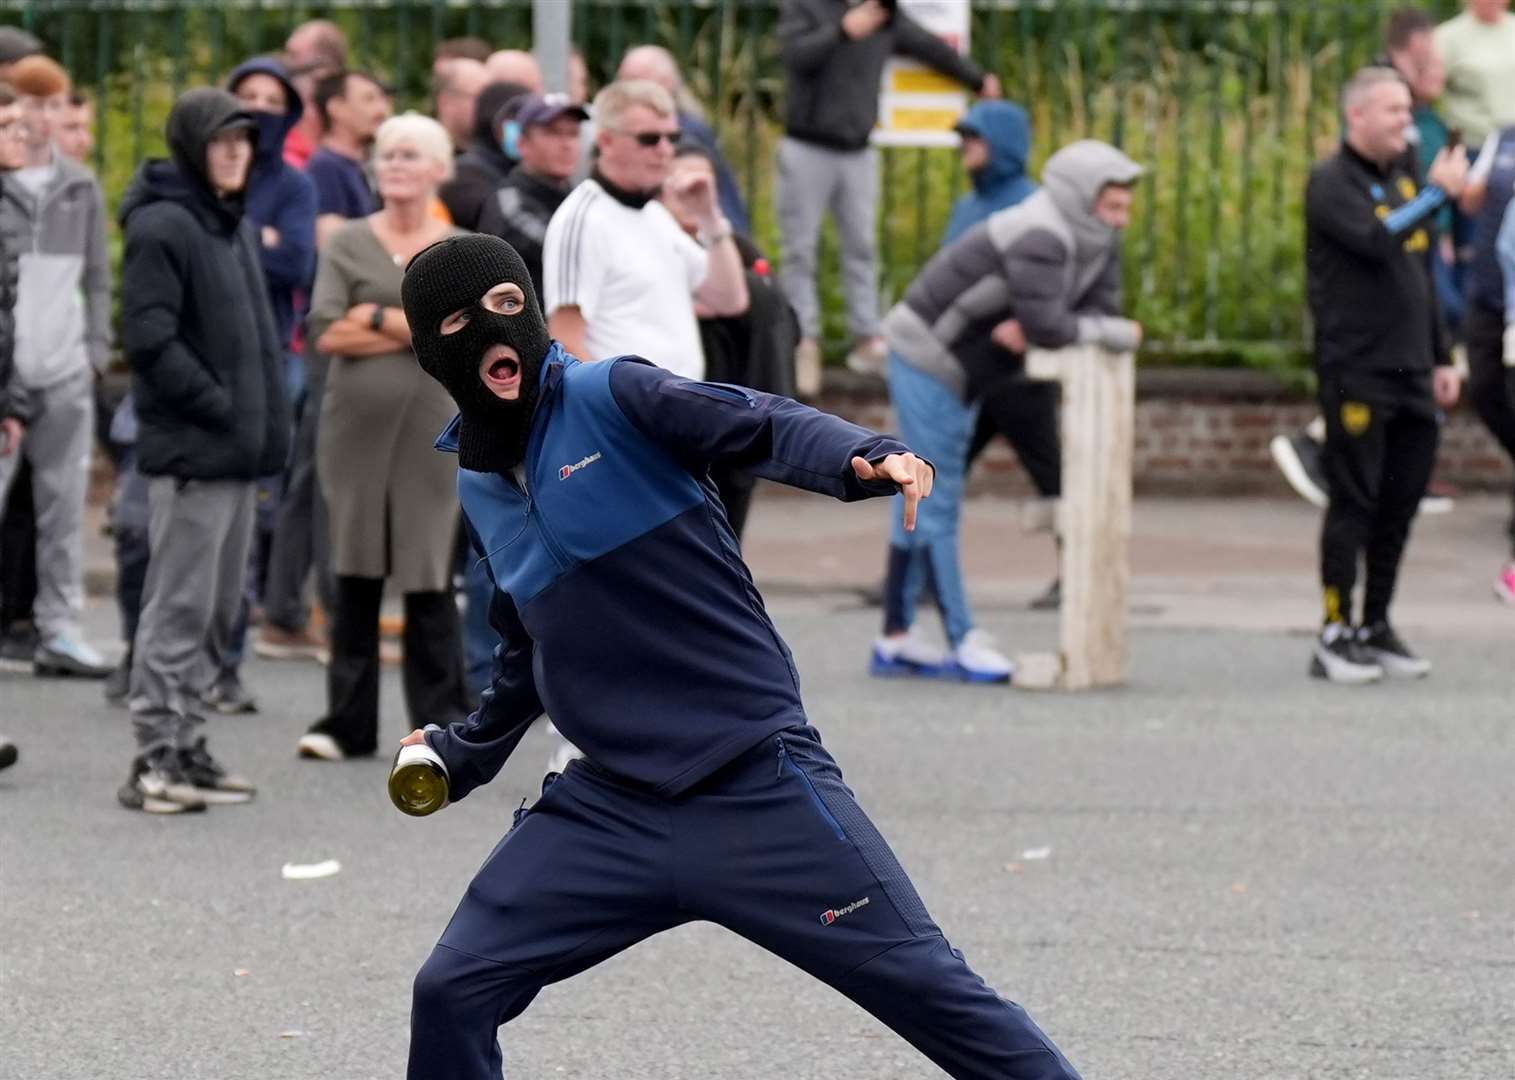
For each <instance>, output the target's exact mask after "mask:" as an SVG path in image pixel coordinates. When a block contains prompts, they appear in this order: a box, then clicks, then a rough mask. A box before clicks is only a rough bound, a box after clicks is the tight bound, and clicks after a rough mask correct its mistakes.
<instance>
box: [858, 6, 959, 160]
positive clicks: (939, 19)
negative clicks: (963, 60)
mask: <svg viewBox="0 0 1515 1080" xmlns="http://www.w3.org/2000/svg"><path fill="white" fill-rule="evenodd" d="M894 6H895V9H896V10H897V11H898V12H899V14H901V15H908V16H909V17H910V18H911V19H914V20H915V22H916V24H917V25H919V26H920V27H921V28H922V29H923V30H925V31H926V32H927V33H928V34H933V35H935V36H936V37H937V38H939V39H940V40H941V41H942V42H943V43H944V44H946V45H947V46H949V47H950V48H952V49H954V50H956V51H957V52H958V53H960V54H963V55H967V52H968V30H969V25H970V21H971V15H972V11H971V7H972V5H971V4H970V3H969V0H895V3H894ZM879 90H880V94H879V122H878V126H877V127H875V128H874V129H873V142H874V144H875V145H877V146H943V147H953V146H957V145H958V142H959V139H958V136H957V132H955V131H954V130H952V129H953V126H954V125H955V124H956V123H957V122H958V120H959V119H961V118H962V115H963V113H964V112H966V111H967V109H968V94H967V91H966V90H965V89H964V88H963V86H962V85H961V84H960V83H959V82H958V81H957V80H956V79H952V78H949V77H948V76H946V75H943V74H941V73H940V72H938V71H936V70H935V69H934V68H930V67H927V66H926V65H925V64H923V63H921V62H920V61H919V60H916V59H914V58H912V57H908V56H893V57H890V59H889V62H888V64H887V65H885V67H884V75H883V79H882V80H881V85H880V87H879Z"/></svg>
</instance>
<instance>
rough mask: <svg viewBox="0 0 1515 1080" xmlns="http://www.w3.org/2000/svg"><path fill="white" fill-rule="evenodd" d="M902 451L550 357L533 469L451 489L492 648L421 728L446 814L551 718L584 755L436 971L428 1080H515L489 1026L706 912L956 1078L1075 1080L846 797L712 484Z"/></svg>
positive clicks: (426, 1033)
mask: <svg viewBox="0 0 1515 1080" xmlns="http://www.w3.org/2000/svg"><path fill="white" fill-rule="evenodd" d="M455 427H456V425H455V424H454V427H452V428H449V429H448V431H447V432H446V433H444V434H443V436H442V438H441V439H440V440H439V442H438V445H439V447H441V448H442V449H449V448H452V449H455V448H456V442H455V438H456V436H455ZM905 450H906V448H905V447H904V446H903V445H902V444H900V443H899V442H898V441H896V440H894V439H892V438H889V437H887V436H883V435H878V434H875V433H873V432H870V431H867V430H864V429H863V428H859V427H856V426H855V425H852V424H849V423H846V422H844V421H842V420H839V419H837V418H836V417H833V416H828V415H826V414H824V413H820V412H817V411H815V410H814V409H810V408H808V407H806V406H803V405H799V404H797V403H796V402H793V401H790V400H788V399H786V398H780V397H774V396H771V395H767V394H760V393H756V392H754V391H750V390H745V389H741V388H739V387H734V386H724V385H719V384H714V383H695V382H690V381H688V380H685V379H681V378H679V377H677V376H674V375H671V374H669V373H668V372H666V371H662V370H660V369H658V368H655V367H653V366H651V365H650V364H648V363H646V362H645V361H642V360H638V359H635V358H622V359H619V360H612V361H606V362H602V363H591V364H584V363H580V362H579V361H577V360H575V359H573V358H572V357H570V356H567V355H566V354H564V353H563V351H562V350H561V348H560V347H559V346H557V345H556V344H555V345H553V347H552V350H551V352H550V353H549V354H548V359H547V363H546V364H545V366H544V369H543V373H542V388H541V397H540V399H539V402H538V405H537V412H536V417H535V419H534V421H533V426H532V432H531V436H530V440H529V445H528V449H527V452H526V458H525V462H524V464H523V469H522V470H521V473H522V477H521V478H516V477H506V476H501V475H495V474H484V473H476V472H471V471H467V470H460V471H459V474H458V477H459V479H458V486H459V491H460V493H461V496H462V503H463V512H464V517H465V520H466V522H467V523H468V527H469V529H470V530H471V533H472V539H473V541H474V543H475V544H476V546H477V548H478V550H479V552H480V553H482V555H483V556H484V557H485V559H486V560H487V567H488V571H489V575H490V577H491V579H492V580H493V582H494V584H495V594H494V602H493V605H492V607H491V611H490V617H491V621H492V623H493V624H494V626H495V627H496V629H497V630H498V631H499V634H500V646H499V648H498V649H497V650H496V652H495V661H494V672H493V678H492V680H491V683H490V686H489V688H488V689H486V690H485V691H484V694H483V697H482V700H481V702H480V705H479V709H478V711H477V712H475V713H474V714H473V715H472V716H471V717H469V718H468V720H466V721H462V722H459V723H455V724H453V725H451V726H450V727H449V728H447V729H445V730H441V729H431V730H429V731H428V733H427V736H426V738H427V741H428V742H429V744H430V745H431V747H432V748H433V749H434V750H436V752H437V753H438V754H440V755H441V756H442V759H443V760H444V761H445V762H446V764H447V768H448V771H449V773H450V777H451V796H452V798H453V799H454V800H456V799H460V798H463V797H464V796H466V795H467V794H468V793H469V792H470V791H471V790H473V789H474V788H475V787H477V786H478V785H479V784H482V783H486V782H488V781H489V780H490V779H492V778H493V777H494V776H495V774H496V773H498V772H499V770H500V767H501V766H502V765H503V764H504V762H505V759H506V758H507V757H508V756H509V755H510V752H511V751H512V750H513V749H514V748H515V746H516V745H517V743H519V742H520V740H521V737H522V735H523V734H524V733H525V731H526V729H527V728H528V727H529V726H530V724H531V722H532V721H533V720H534V719H536V718H537V717H538V716H540V715H541V714H542V713H543V712H544V711H546V712H548V713H550V714H551V716H552V719H553V722H554V723H555V724H556V725H557V726H558V728H559V730H560V731H562V733H563V734H564V735H565V736H567V737H568V738H569V739H571V740H572V741H573V743H574V744H575V745H577V746H578V747H579V748H580V749H582V750H583V751H584V752H585V753H586V754H587V755H588V757H587V759H586V760H582V761H575V762H572V763H571V764H570V765H569V766H568V769H567V771H566V772H564V773H563V775H562V776H560V777H558V778H556V779H555V780H554V781H553V782H552V783H551V784H549V785H548V786H547V788H546V790H545V791H544V792H543V794H542V797H541V798H540V799H538V800H537V802H536V804H535V805H533V806H532V807H531V808H530V810H529V811H526V812H523V813H522V814H520V815H519V816H518V819H517V822H516V824H515V825H514V826H513V827H512V828H511V830H510V832H509V833H507V835H506V837H505V839H504V840H502V841H501V842H500V843H499V845H498V846H496V848H495V850H494V851H493V853H492V854H491V855H490V856H489V858H488V859H487V860H486V861H485V863H484V866H483V867H482V868H481V869H480V870H479V872H478V874H477V875H476V876H475V877H474V880H473V882H472V884H470V886H469V888H468V891H467V893H466V894H465V896H464V898H463V900H462V902H461V903H460V904H459V906H458V909H457V912H456V913H455V914H454V915H453V918H452V921H451V922H450V923H449V924H448V926H447V929H446V930H445V931H444V933H443V934H442V937H441V940H440V941H439V942H438V943H437V946H436V948H435V949H434V950H433V952H432V954H431V956H430V958H429V959H428V960H427V961H426V963H425V965H423V967H422V968H421V971H420V972H419V974H418V975H417V976H416V980H415V989H414V1002H413V1007H412V1012H411V1047H410V1065H409V1073H408V1075H409V1078H410V1080H486V1078H488V1080H498V1078H499V1076H500V1072H501V1068H502V1061H503V1058H502V1055H501V1051H500V1047H499V1044H498V1042H497V1039H496V1033H497V1030H498V1028H499V1027H500V1025H502V1024H504V1023H506V1022H507V1021H509V1020H510V1019H512V1018H513V1017H515V1016H517V1015H519V1014H520V1012H521V1011H522V1010H524V1009H525V1008H526V1006H527V1005H528V1004H530V1002H531V1000H532V999H533V998H534V997H535V996H536V994H537V992H538V991H539V990H540V989H541V988H542V987H543V986H545V985H547V984H549V983H553V982H557V981H559V980H562V979H566V978H569V977H570V976H572V975H574V974H577V973H579V972H581V971H585V970H587V969H588V968H590V967H593V966H594V965H595V964H597V963H599V962H600V961H601V960H604V959H606V958H607V957H609V956H612V955H614V954H615V953H617V952H619V951H621V950H623V949H625V948H628V947H629V946H631V945H633V944H635V943H636V942H638V941H640V940H642V939H644V938H646V937H648V936H650V935H652V934H655V933H659V932H661V931H663V930H667V929H670V928H672V927H675V926H678V925H680V924H682V923H685V922H689V921H692V920H696V919H701V920H708V921H711V922H715V923H718V924H720V925H722V926H725V927H727V928H729V929H731V930H732V931H733V932H735V933H738V934H741V935H742V936H744V937H746V938H747V939H748V940H750V941H753V942H755V943H756V944H758V945H761V946H762V947H764V948H766V949H768V950H770V951H772V952H774V953H776V954H777V955H779V956H782V957H784V958H785V959H787V960H790V961H791V962H792V963H794V964H796V965H798V966H799V967H801V968H802V969H804V970H806V971H808V972H810V973H811V974H813V975H815V976H816V977H817V978H820V979H823V980H824V981H826V982H827V983H829V984H830V985H832V986H834V987H836V989H837V990H839V991H840V992H841V993H843V994H845V995H847V996H848V997H850V998H851V999H852V1000H853V1001H855V1002H857V1003H858V1004H859V1005H861V1006H862V1007H863V1008H865V1009H867V1010H868V1011H869V1012H871V1013H873V1014H874V1015H875V1016H877V1017H878V1018H879V1019H880V1020H882V1021H883V1022H884V1023H886V1024H888V1025H889V1026H890V1027H891V1028H892V1029H894V1030H895V1031H896V1032H898V1033H899V1034H900V1035H901V1036H902V1037H904V1038H905V1039H907V1040H908V1041H909V1042H910V1043H911V1044H913V1045H914V1046H915V1047H917V1048H918V1049H919V1050H920V1051H921V1052H922V1053H924V1054H925V1055H927V1056H928V1057H929V1058H930V1059H931V1060H932V1061H934V1062H936V1063H937V1064H938V1065H940V1066H941V1067H942V1068H943V1069H945V1070H946V1071H947V1072H949V1073H950V1074H951V1075H953V1076H956V1077H971V1078H974V1080H990V1078H994V1080H1005V1078H1015V1080H1077V1077H1078V1074H1077V1073H1076V1072H1075V1071H1074V1070H1073V1068H1072V1066H1071V1065H1069V1064H1068V1062H1067V1061H1066V1059H1064V1058H1063V1056H1062V1055H1061V1054H1060V1053H1059V1052H1058V1051H1057V1049H1056V1047H1054V1046H1053V1045H1052V1044H1051V1042H1050V1041H1048V1039H1047V1038H1046V1036H1045V1035H1043V1034H1042V1032H1041V1030H1040V1029H1039V1028H1038V1027H1037V1026H1036V1024H1035V1023H1033V1022H1032V1021H1031V1019H1030V1018H1029V1017H1028V1016H1027V1015H1026V1013H1025V1011H1024V1010H1022V1009H1021V1008H1020V1006H1018V1005H1015V1004H1014V1003H1012V1002H1008V1001H1006V1000H1005V999H1003V998H1001V997H1000V996H999V995H997V994H996V993H995V992H994V991H993V990H991V989H989V987H987V986H986V985H985V984H984V982H983V980H982V979H980V978H979V977H978V976H977V975H975V974H974V973H973V971H972V970H971V969H970V968H969V967H968V965H967V964H966V963H965V962H964V960H963V958H962V955H961V954H960V953H958V952H957V951H956V950H954V949H953V948H952V947H951V945H950V944H948V942H947V940H946V939H945V937H943V935H942V932H941V931H940V930H939V929H938V928H937V927H936V925H935V924H934V923H933V922H932V921H931V917H930V915H929V914H927V911H926V908H925V905H924V904H923V903H922V902H921V899H920V897H919V896H918V895H917V894H916V892H915V888H914V886H913V885H912V884H911V883H910V879H909V878H908V877H907V876H906V874H905V872H904V870H903V869H902V868H901V867H900V865H899V863H898V861H897V860H896V859H895V857H894V854H893V852H892V851H890V849H889V846H888V844H886V843H885V841H884V839H883V838H882V837H881V836H880V835H879V833H878V831H877V829H875V828H874V827H873V825H872V823H871V822H870V821H869V820H868V818H867V816H866V814H864V813H863V811H862V810H861V808H859V807H858V805H857V802H856V800H855V799H854V798H853V795H852V792H851V791H850V790H848V788H847V787H846V785H845V784H844V783H843V782H842V776H841V771H840V770H839V769H838V768H837V766H836V763H835V762H834V761H833V760H832V759H831V757H830V755H829V754H827V752H826V751H825V749H824V748H823V747H822V745H821V742H820V736H819V734H818V733H817V732H816V731H815V730H814V729H813V728H811V727H809V726H808V724H807V721H806V719H805V714H804V710H803V708H802V706H801V704H800V692H799V677H798V675H797V673H796V671H795V666H794V660H793V657H792V656H791V655H790V653H789V649H788V647H787V646H785V644H784V642H783V640H782V639H781V638H780V637H779V634H778V631H777V630H776V629H775V627H774V625H773V623H772V621H771V620H770V619H769V618H768V614H767V612H766V611H765V610H764V607H763V601H762V598H761V597H760V596H759V595H758V592H757V590H756V588H754V586H753V583H752V577H751V575H750V574H749V573H748V570H747V567H746V566H745V564H743V562H742V559H741V557H740V555H739V554H738V548H737V542H736V539H735V537H734V536H733V535H732V532H731V529H730V528H729V527H728V525H727V523H726V519H725V514H724V512H723V510H722V509H721V505H720V501H719V498H718V497H717V495H716V492H715V488H714V486H713V485H712V484H711V483H710V481H709V479H708V469H709V466H710V465H711V464H712V463H720V464H723V465H740V466H746V467H750V468H752V469H753V470H754V471H755V472H757V473H758V474H759V475H761V476H766V477H769V478H771V479H774V480H780V481H783V482H786V483H789V484H793V485H795V486H798V487H804V488H807V489H810V490H812V491H819V492H824V493H826V494H829V495H834V496H836V497H837V498H841V499H858V498H863V497H865V496H869V495H889V494H892V493H893V491H894V485H893V484H892V483H877V482H872V483H866V484H865V483H862V482H860V481H859V480H858V479H857V477H856V474H855V473H854V472H853V470H852V467H851V464H850V462H851V460H852V458H853V457H863V458H866V459H868V460H870V461H878V460H881V459H882V458H883V457H885V456H887V455H888V454H891V453H903V452H905ZM522 479H524V483H522V482H521V481H522Z"/></svg>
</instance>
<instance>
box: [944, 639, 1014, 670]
mask: <svg viewBox="0 0 1515 1080" xmlns="http://www.w3.org/2000/svg"><path fill="white" fill-rule="evenodd" d="M943 674H944V675H946V676H947V677H948V678H952V679H961V680H962V681H963V682H974V683H1007V682H1009V681H1010V680H1011V679H1012V678H1013V677H1014V676H1015V665H1014V664H1013V663H1011V662H1010V658H1009V657H1007V656H1005V655H1004V654H1003V653H1001V652H1000V651H999V649H997V648H995V644H994V639H993V638H992V637H990V636H989V635H988V634H987V633H985V632H984V631H983V630H969V631H968V633H967V634H966V635H965V636H964V637H963V640H962V641H961V642H959V643H958V646H957V648H955V649H953V650H952V662H951V663H950V664H949V665H948V668H947V670H946V671H944V672H943Z"/></svg>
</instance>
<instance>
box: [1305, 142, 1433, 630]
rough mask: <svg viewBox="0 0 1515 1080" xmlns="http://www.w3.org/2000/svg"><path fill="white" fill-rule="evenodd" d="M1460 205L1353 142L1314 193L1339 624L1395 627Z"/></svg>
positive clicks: (1324, 169) (1333, 614)
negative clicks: (1444, 278) (1441, 285)
mask: <svg viewBox="0 0 1515 1080" xmlns="http://www.w3.org/2000/svg"><path fill="white" fill-rule="evenodd" d="M1446 201H1447V195H1446V193H1445V192H1444V191H1442V190H1441V189H1440V188H1438V187H1436V186H1435V185H1428V186H1425V187H1421V185H1420V184H1419V183H1418V181H1417V179H1416V177H1415V174H1414V172H1413V171H1412V168H1411V166H1410V165H1409V164H1408V162H1407V161H1396V162H1394V163H1392V164H1390V165H1388V166H1380V165H1377V164H1375V163H1374V162H1371V161H1369V160H1368V159H1366V158H1364V157H1363V156H1362V155H1360V154H1358V153H1357V152H1356V151H1355V150H1353V149H1352V148H1351V147H1350V146H1348V145H1346V144H1345V143H1343V144H1342V146H1341V149H1340V150H1339V151H1338V152H1337V153H1336V154H1333V155H1332V156H1331V157H1329V158H1327V159H1326V160H1325V161H1323V162H1321V163H1320V164H1319V165H1317V166H1316V167H1315V169H1314V171H1313V172H1312V173H1311V174H1310V182H1309V186H1308V188H1307V189H1306V193H1305V226H1306V235H1305V244H1306V266H1307V272H1308V279H1309V297H1310V314H1311V317H1312V319H1313V322H1314V326H1315V366H1316V371H1317V372H1318V374H1319V376H1320V403H1321V410H1322V412H1323V414H1324V416H1325V420H1326V447H1325V458H1324V464H1325V471H1326V476H1327V480H1328V481H1329V484H1330V491H1331V504H1330V507H1329V509H1328V510H1327V511H1326V519H1325V524H1324V527H1323V529H1322V531H1321V545H1320V546H1321V582H1322V585H1323V587H1324V589H1325V606H1326V619H1327V621H1344V622H1352V621H1353V620H1352V617H1351V616H1352V611H1351V597H1352V588H1353V585H1354V584H1355V581H1356V575H1357V560H1358V558H1359V557H1362V558H1363V559H1364V563H1365V567H1366V577H1367V580H1366V583H1365V589H1364V597H1363V610H1362V622H1363V623H1364V624H1365V625H1366V624H1372V623H1375V622H1378V621H1380V620H1383V619H1386V618H1387V616H1388V609H1389V601H1390V599H1391V598H1392V597H1393V593H1394V582H1395V578H1396V577H1397V576H1398V572H1399V562H1400V558H1401V556H1402V554H1403V552H1404V546H1405V541H1406V540H1407V539H1408V537H1409V533H1410V522H1411V521H1412V520H1413V518H1414V516H1415V511H1416V509H1417V508H1418V506H1419V504H1420V499H1421V496H1422V495H1424V494H1425V489H1426V484H1427V482H1428V481H1429V480H1430V477H1431V469H1432V466H1433V465H1434V463H1435V459H1436V443H1437V436H1438V429H1439V425H1440V412H1439V410H1438V409H1437V407H1436V402H1435V398H1434V397H1433V395H1432V390H1431V382H1432V380H1431V372H1432V368H1433V367H1434V366H1435V365H1437V364H1446V363H1450V362H1451V357H1450V355H1449V349H1448V341H1447V337H1446V331H1445V328H1444V326H1443V324H1442V320H1441V315H1440V312H1439V310H1438V307H1437V303H1436V291H1435V287H1434V285H1433V283H1432V278H1431V265H1430V259H1431V258H1432V257H1433V250H1434V247H1435V243H1436V237H1435V231H1434V217H1435V214H1436V211H1437V210H1438V209H1440V208H1441V207H1442V206H1443V205H1444V204H1445V203H1446Z"/></svg>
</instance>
